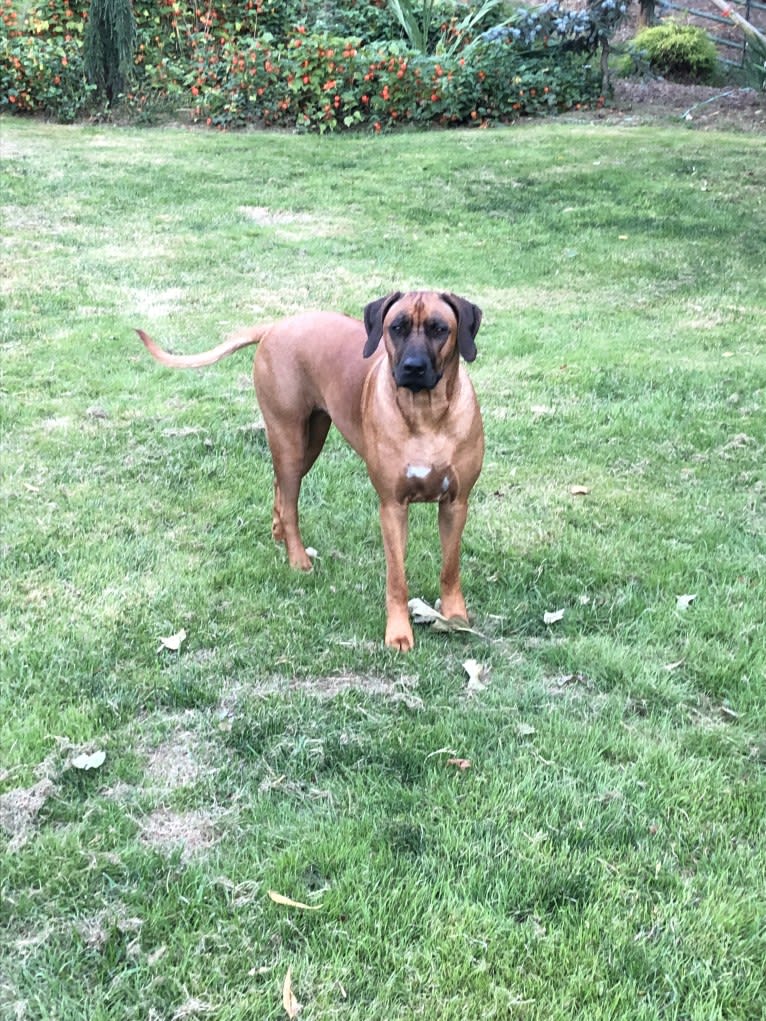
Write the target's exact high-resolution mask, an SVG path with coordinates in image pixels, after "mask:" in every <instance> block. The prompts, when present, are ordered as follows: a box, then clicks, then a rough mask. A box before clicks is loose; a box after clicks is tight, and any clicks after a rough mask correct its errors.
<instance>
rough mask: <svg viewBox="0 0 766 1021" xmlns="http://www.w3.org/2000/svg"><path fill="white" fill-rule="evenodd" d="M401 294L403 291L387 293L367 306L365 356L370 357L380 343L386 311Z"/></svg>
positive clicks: (365, 316)
mask: <svg viewBox="0 0 766 1021" xmlns="http://www.w3.org/2000/svg"><path fill="white" fill-rule="evenodd" d="M401 296H402V292H401V291H394V292H393V293H392V294H387V295H386V296H385V298H378V299H377V300H376V301H371V302H370V304H369V305H366V306H365V309H364V328H365V330H367V343H366V344H365V345H364V352H363V354H364V357H365V358H369V357H370V355H371V354H372V353H373V351H374V350H375V349H376V348H377V346H378V344H379V343H380V338H381V337H382V336H383V320H384V319H385V316H386V312H388V310H389V309H390V308H391V306H392V305H393V303H394V302H395V301H398V300H399V299H400V298H401Z"/></svg>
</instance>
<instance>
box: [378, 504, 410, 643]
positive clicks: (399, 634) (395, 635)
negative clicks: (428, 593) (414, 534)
mask: <svg viewBox="0 0 766 1021" xmlns="http://www.w3.org/2000/svg"><path fill="white" fill-rule="evenodd" d="M380 528H381V531H382V533H383V548H384V550H385V553H386V645H388V646H390V647H391V648H392V649H398V650H399V651H400V652H409V650H410V649H411V648H412V647H413V645H414V644H415V639H414V638H413V635H412V627H411V626H410V615H409V610H408V607H407V578H406V576H405V573H404V556H405V552H406V549H407V505H406V504H402V503H396V502H395V501H387V502H385V503H381V505H380Z"/></svg>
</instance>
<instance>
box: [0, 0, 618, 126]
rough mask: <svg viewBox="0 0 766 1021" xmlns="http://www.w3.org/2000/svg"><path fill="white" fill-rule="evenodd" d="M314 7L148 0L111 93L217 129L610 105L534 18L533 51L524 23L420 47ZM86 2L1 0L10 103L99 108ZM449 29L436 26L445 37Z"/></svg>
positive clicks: (0, 32)
mask: <svg viewBox="0 0 766 1021" xmlns="http://www.w3.org/2000/svg"><path fill="white" fill-rule="evenodd" d="M314 2H315V3H316V2H317V0H314ZM380 2H384V0H380ZM605 2H606V0H605ZM365 3H367V4H368V5H369V4H370V3H372V5H371V6H367V7H366V8H365ZM308 6H310V4H304V3H298V2H297V0H292V2H284V3H283V2H280V0H215V3H210V4H205V5H200V4H197V3H194V2H193V0H145V3H141V4H137V5H135V7H134V10H135V17H136V43H137V45H136V49H135V60H134V64H133V67H132V69H131V71H130V76H129V78H130V80H129V81H128V80H126V81H125V82H124V85H123V86H122V88H123V89H124V93H123V95H122V96H112V97H111V98H112V99H114V100H117V99H119V100H120V101H121V102H122V104H123V108H124V109H125V110H126V112H127V113H128V114H129V115H131V116H133V117H134V118H135V117H141V118H144V117H152V116H153V115H156V114H157V113H165V112H167V111H169V110H172V111H179V110H183V111H185V113H186V114H187V115H188V116H189V117H190V118H191V119H192V120H193V121H195V122H198V123H203V124H209V125H210V126H214V127H219V128H227V127H238V126H243V125H246V124H258V125H266V126H280V127H288V128H297V129H299V130H312V131H317V130H318V131H332V130H336V129H342V128H350V127H354V126H357V125H358V126H366V127H368V128H369V129H371V130H373V131H382V130H384V129H388V128H392V127H394V126H396V125H399V124H424V125H426V124H436V125H452V124H486V123H489V122H492V121H507V120H512V119H515V118H517V117H519V116H522V115H525V114H540V113H545V112H555V111H557V110H562V109H568V108H571V107H574V106H587V105H596V104H600V103H603V98H602V97H601V95H600V93H601V82H600V78H599V76H598V74H597V73H596V71H595V69H594V68H593V67H592V65H591V64H590V62H589V59H588V54H587V52H573V51H570V50H569V49H568V48H567V47H566V46H564V45H563V44H562V45H558V44H556V43H555V42H554V41H553V40H551V41H550V45H547V44H548V41H549V37H548V34H547V31H543V30H542V28H540V27H539V26H537V27H535V26H533V27H532V28H530V32H534V33H535V34H536V35H540V37H541V38H540V45H539V46H538V47H537V48H536V49H533V48H530V46H529V39H528V38H527V36H528V35H529V33H526V34H525V33H524V32H522V31H521V29H519V30H518V32H516V34H514V33H512V32H509V33H502V34H500V35H499V36H497V38H487V37H480V38H476V39H474V40H473V41H472V43H471V45H470V46H468V47H464V48H463V49H462V50H461V49H457V50H454V51H453V49H452V47H451V46H448V47H446V52H444V53H442V54H440V55H438V56H437V55H424V54H422V53H415V52H413V51H412V50H411V49H409V48H408V47H407V46H406V45H405V44H404V43H403V42H402V41H391V40H385V41H381V42H369V41H368V42H363V41H362V39H361V38H359V37H353V36H349V35H346V34H341V33H340V32H338V31H335V32H318V31H316V30H314V31H313V32H312V31H309V30H308V29H307V27H306V25H305V24H303V23H302V22H301V21H299V20H296V19H297V17H298V15H299V14H300V13H301V12H302V11H303V9H304V7H308ZM90 9H91V3H90V0H24V3H23V6H22V3H21V0H0V108H3V107H4V108H6V109H11V110H15V111H23V112H30V113H45V114H47V115H50V116H53V117H56V118H58V119H61V120H72V119H74V118H75V117H77V116H81V115H83V114H85V113H88V112H92V111H93V110H98V105H97V104H96V103H95V102H94V96H93V89H92V88H91V87H89V86H88V84H87V82H86V79H85V75H84V72H83V34H84V32H83V28H84V26H85V25H86V24H87V20H88V13H89V10H90ZM364 9H368V10H370V9H374V10H375V11H379V10H380V8H379V7H378V6H377V4H375V3H374V2H372V0H358V2H357V3H356V4H349V5H348V10H347V14H349V15H350V13H354V15H355V16H357V15H358V14H360V13H361V12H362V10H364ZM328 10H329V7H328ZM22 11H23V14H22V13H21V12H22ZM17 12H18V13H17ZM535 25H536V23H535ZM445 26H446V27H445ZM567 26H569V22H567ZM449 27H450V26H449V25H448V24H446V23H445V24H444V25H440V31H441V32H442V35H443V36H444V37H445V38H447V37H448V34H449ZM567 31H569V28H567ZM445 33H447V35H445ZM517 36H519V38H517ZM450 38H451V37H450ZM126 78H127V76H126ZM115 91H116V90H115ZM89 104H90V105H89Z"/></svg>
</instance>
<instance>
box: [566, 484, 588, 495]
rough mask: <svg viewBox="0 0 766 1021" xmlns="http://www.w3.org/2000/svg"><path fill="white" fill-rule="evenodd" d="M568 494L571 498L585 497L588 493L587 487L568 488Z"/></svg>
mask: <svg viewBox="0 0 766 1021" xmlns="http://www.w3.org/2000/svg"><path fill="white" fill-rule="evenodd" d="M569 492H570V493H571V494H572V496H587V495H588V493H590V487H589V486H570V487H569Z"/></svg>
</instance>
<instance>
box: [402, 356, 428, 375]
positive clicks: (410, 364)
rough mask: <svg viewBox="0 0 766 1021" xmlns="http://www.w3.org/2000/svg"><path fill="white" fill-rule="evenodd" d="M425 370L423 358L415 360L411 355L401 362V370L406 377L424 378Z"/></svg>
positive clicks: (425, 363) (426, 363) (426, 364)
mask: <svg viewBox="0 0 766 1021" xmlns="http://www.w3.org/2000/svg"><path fill="white" fill-rule="evenodd" d="M427 368H428V362H427V361H426V359H425V358H417V357H415V356H413V355H411V356H410V357H409V358H405V359H404V361H403V362H402V370H403V371H404V372H406V373H407V375H408V376H413V377H418V376H425V374H426V369H427Z"/></svg>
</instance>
